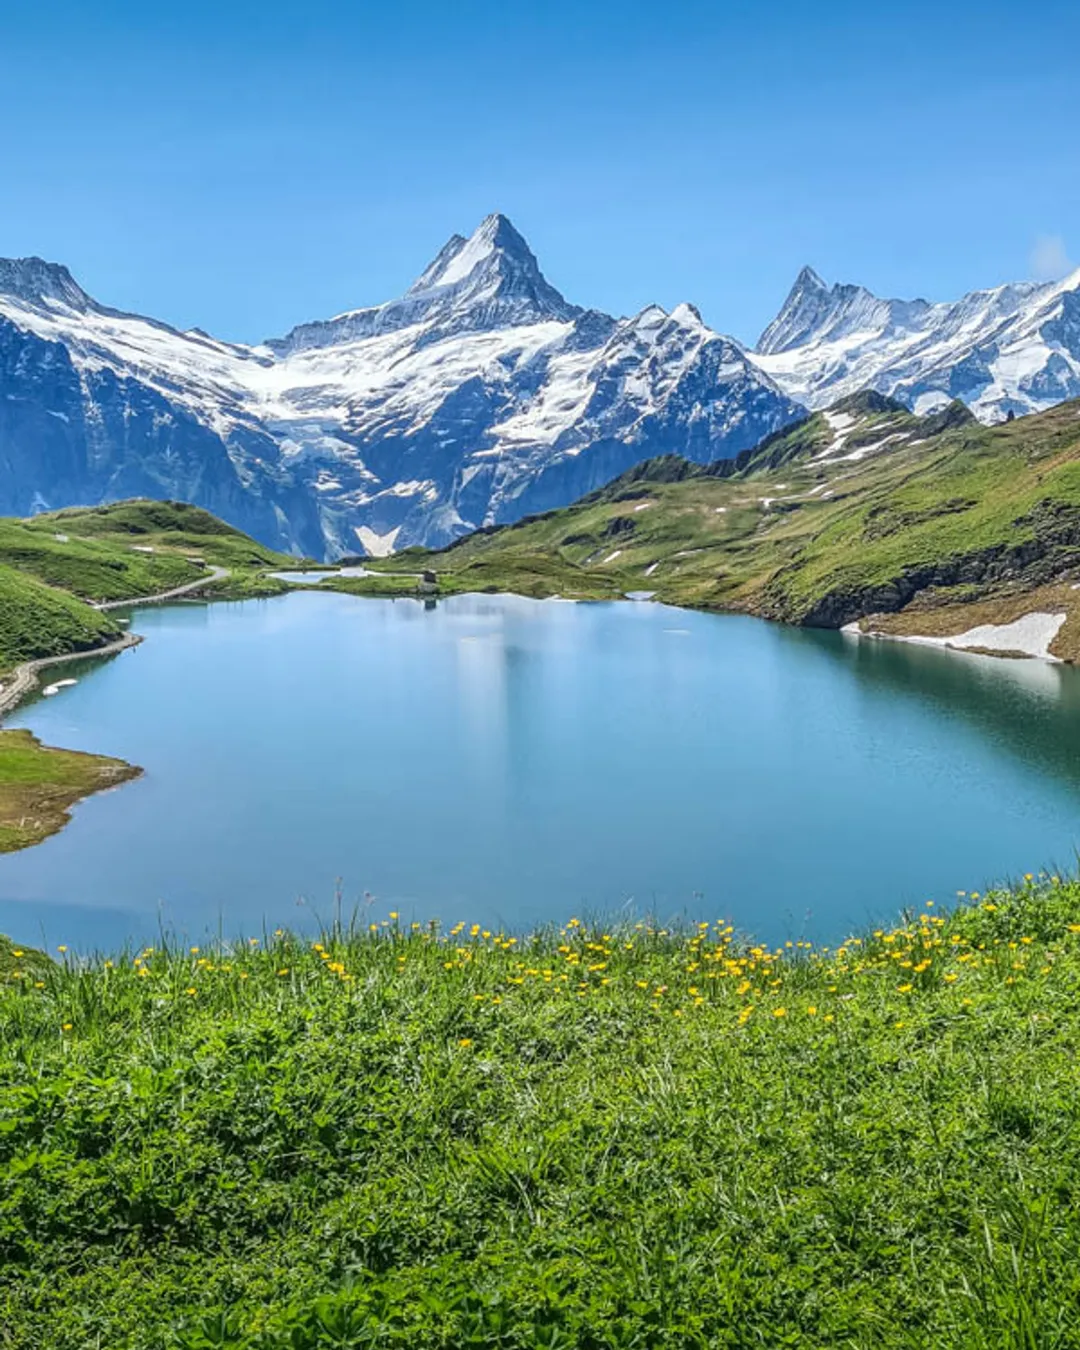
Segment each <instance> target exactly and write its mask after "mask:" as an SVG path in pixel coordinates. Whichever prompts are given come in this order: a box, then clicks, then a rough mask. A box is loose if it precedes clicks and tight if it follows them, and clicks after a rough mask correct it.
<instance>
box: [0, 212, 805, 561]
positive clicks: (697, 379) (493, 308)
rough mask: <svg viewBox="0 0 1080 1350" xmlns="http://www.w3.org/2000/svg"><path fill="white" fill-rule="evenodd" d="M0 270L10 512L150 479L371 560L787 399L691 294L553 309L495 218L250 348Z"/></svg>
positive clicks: (61, 275)
mask: <svg viewBox="0 0 1080 1350" xmlns="http://www.w3.org/2000/svg"><path fill="white" fill-rule="evenodd" d="M50 269H52V270H50ZM9 274H10V275H11V276H12V277H13V278H15V280H16V281H17V282H18V286H17V287H16V285H15V284H14V283H12V284H11V285H9V286H8V288H7V291H6V292H5V291H4V287H3V286H2V285H0V385H2V386H3V387H4V388H5V389H6V390H7V391H8V392H9V394H10V395H11V397H9V399H8V400H7V401H8V403H9V405H11V406H10V407H9V409H8V415H7V417H6V420H5V415H4V413H3V411H2V410H0V466H2V467H6V468H7V469H8V470H9V472H8V474H7V475H6V478H7V484H6V489H0V511H9V512H11V513H13V514H26V513H27V512H28V511H32V510H40V509H45V508H48V507H57V506H63V505H68V504H77V503H80V504H81V503H86V502H89V501H98V500H109V499H115V498H116V497H118V496H132V495H154V494H155V493H157V494H159V495H166V496H173V497H180V498H183V499H186V500H192V501H195V502H197V503H198V504H200V505H204V506H206V507H208V509H211V510H213V511H215V513H216V514H219V515H221V516H223V517H224V518H225V519H228V520H230V521H232V522H233V523H235V524H237V525H238V526H239V527H240V528H243V529H246V530H248V531H249V532H251V533H253V534H255V535H256V536H257V537H258V538H260V539H262V540H264V541H265V542H266V543H268V544H271V545H273V546H274V547H278V548H288V549H291V550H292V551H295V552H303V553H308V554H313V555H316V556H329V557H334V556H340V555H342V554H347V553H354V552H356V551H357V550H358V548H359V549H361V550H363V551H366V552H369V553H375V554H378V553H383V552H388V551H390V550H392V549H393V548H395V547H400V546H402V545H404V544H408V543H413V542H424V543H436V544H437V543H444V542H448V541H449V539H451V538H453V537H455V536H457V535H459V534H462V533H465V532H467V531H468V530H469V529H471V528H474V527H475V526H477V525H482V524H484V523H491V522H494V521H498V520H505V519H511V518H515V517H516V516H518V515H521V514H523V513H525V512H526V511H528V510H531V509H536V508H537V506H538V505H540V504H553V503H560V504H561V503H562V502H565V501H568V500H572V499H573V498H574V497H576V496H578V495H580V493H581V492H582V491H586V490H588V489H589V488H592V487H595V486H598V485H599V483H600V482H603V481H606V479H607V478H609V477H611V476H612V475H613V474H615V473H618V472H620V471H621V470H622V469H623V468H625V467H627V466H628V465H629V464H631V463H634V462H636V460H638V459H640V458H643V457H646V456H647V455H648V454H649V453H652V452H655V451H656V450H658V449H659V448H661V446H660V441H661V440H663V441H664V442H665V443H666V442H668V441H670V442H672V443H673V444H675V445H676V446H678V447H679V448H680V449H681V450H684V451H685V452H686V453H687V454H689V455H690V456H691V457H695V458H714V457H716V455H718V454H720V455H722V454H725V453H729V452H730V453H737V452H738V451H739V450H741V449H745V448H747V447H748V446H749V445H752V444H754V443H755V442H756V441H757V440H759V439H760V437H761V436H762V435H763V434H766V433H767V432H768V431H770V430H773V429H775V428H776V427H777V426H780V425H783V424H784V423H785V422H787V421H790V420H792V419H793V418H794V417H796V416H798V415H799V411H800V410H799V408H798V406H797V405H796V404H795V403H794V402H793V401H792V400H791V399H789V398H788V397H787V396H786V395H784V394H783V393H782V391H781V390H780V389H779V388H778V387H777V386H776V385H775V384H774V383H773V381H772V380H771V378H770V377H769V376H768V375H766V374H764V373H763V372H762V371H761V370H760V369H759V368H758V366H757V365H755V364H754V363H753V362H752V361H751V360H750V358H749V356H748V355H747V354H746V352H745V350H744V348H743V347H742V346H741V344H739V343H737V342H736V341H735V340H734V339H731V338H725V337H723V336H722V335H720V334H717V333H715V332H713V331H712V330H711V329H709V328H707V327H706V326H705V325H704V324H703V323H702V321H701V318H700V315H699V314H698V313H697V311H696V310H694V309H693V307H692V306H689V305H683V306H678V307H676V309H675V310H673V311H672V313H671V314H670V315H668V314H667V313H666V312H665V311H663V310H660V309H659V307H647V308H646V309H645V310H643V311H641V312H640V313H639V314H638V315H635V316H632V317H630V318H626V319H616V318H613V317H612V316H610V315H605V314H602V313H600V312H599V311H596V310H589V309H584V308H582V307H580V306H577V305H572V304H570V303H569V302H568V301H567V300H566V299H565V298H564V297H563V296H562V295H561V294H560V293H559V292H558V291H557V290H556V289H555V288H554V287H553V286H551V284H550V283H549V282H548V281H547V280H546V278H545V277H544V275H543V273H542V271H541V270H540V266H539V263H538V262H537V260H536V258H535V256H534V255H533V253H532V251H531V250H530V249H529V246H528V244H527V243H526V242H525V240H524V238H523V237H522V236H521V235H520V234H519V233H518V232H517V230H516V229H515V228H514V227H513V225H512V224H511V223H510V221H509V220H508V219H507V218H506V217H505V216H502V215H500V214H498V213H495V214H492V215H490V216H487V217H485V219H484V220H483V221H482V222H481V223H480V225H479V226H478V227H477V229H476V230H475V231H474V232H473V234H472V235H470V236H469V237H468V238H467V239H466V238H465V237H464V236H461V235H454V236H452V237H451V238H450V240H448V242H447V243H446V244H445V245H444V246H443V247H442V249H440V250H439V252H438V253H437V254H436V256H435V258H434V259H433V260H432V261H431V262H430V263H429V264H428V266H427V267H426V268H425V269H424V271H423V272H421V273H420V275H419V276H418V278H417V280H416V281H415V282H414V283H413V285H412V286H410V287H409V288H408V290H407V291H406V292H405V294H404V295H403V296H401V297H399V298H398V299H396V300H391V301H388V302H386V303H384V304H382V305H378V306H372V307H367V308H363V309H355V310H347V311H344V312H343V313H341V314H339V315H337V316H334V317H332V318H330V319H325V320H316V321H314V322H311V323H307V324H301V325H298V326H296V327H295V328H293V329H292V330H291V331H290V332H289V333H288V334H286V335H285V336H284V337H283V338H280V339H271V340H269V341H267V342H266V343H263V344H260V345H259V346H254V347H251V346H245V345H244V344H237V343H227V342H222V341H219V340H218V339H215V338H212V337H210V336H208V335H206V334H204V333H202V332H199V331H198V330H189V331H188V332H185V333H181V332H179V331H178V330H176V329H173V328H170V327H169V326H168V325H164V324H160V323H158V322H157V321H156V320H153V319H147V318H144V317H142V316H139V315H132V314H127V313H124V312H122V311H117V310H110V309H108V308H107V307H106V306H103V305H99V304H98V303H97V302H96V301H95V300H93V299H92V298H91V297H89V296H88V295H87V294H86V292H84V291H82V289H81V288H79V287H78V286H77V283H75V282H74V280H73V279H71V278H70V274H69V273H67V272H66V269H62V268H59V265H49V264H40V266H38V267H36V269H35V268H33V267H32V268H30V269H29V271H27V269H25V268H24V269H22V270H21V271H19V272H18V274H16V270H15V269H14V267H12V268H10V269H9ZM2 276H3V274H2V273H0V277H2ZM65 278H67V280H65ZM68 281H70V286H69V285H68ZM72 288H74V289H72ZM5 353H6V355H7V359H6V361H5V359H4V358H5ZM140 419H141V420H140ZM133 423H134V430H133V429H132V428H133ZM31 445H33V450H32V451H31V449H30V446H31Z"/></svg>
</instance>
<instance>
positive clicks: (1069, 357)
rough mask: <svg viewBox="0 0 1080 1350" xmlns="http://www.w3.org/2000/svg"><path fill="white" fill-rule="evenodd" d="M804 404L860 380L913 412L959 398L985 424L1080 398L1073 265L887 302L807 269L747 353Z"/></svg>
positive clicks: (1078, 309) (1078, 276) (1078, 291)
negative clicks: (1049, 275)
mask: <svg viewBox="0 0 1080 1350" xmlns="http://www.w3.org/2000/svg"><path fill="white" fill-rule="evenodd" d="M751 355H752V357H753V359H754V360H756V361H757V362H758V364H759V365H760V366H761V368H762V369H763V370H765V371H767V372H768V373H769V374H770V375H772V377H773V378H774V379H775V380H776V382H777V383H778V384H779V385H780V387H781V388H783V389H784V390H786V392H787V393H788V394H789V395H790V396H791V397H792V398H795V399H797V400H798V401H799V402H801V403H804V404H805V405H806V406H808V407H810V408H811V409H820V408H823V407H826V406H828V404H830V403H831V402H833V401H834V400H835V399H836V398H838V397H840V396H842V395H844V394H849V393H854V392H856V391H857V390H858V389H860V388H872V389H875V390H877V391H878V392H880V393H883V394H887V395H889V396H891V397H896V398H899V399H901V400H902V401H903V402H904V403H905V404H907V406H909V407H911V408H913V409H914V410H916V411H918V412H927V411H930V410H931V409H932V408H934V407H941V406H944V405H945V404H947V403H948V402H949V401H950V400H952V399H953V398H961V399H963V401H964V402H965V403H967V404H968V405H969V406H970V407H971V408H972V410H973V411H974V412H975V414H976V416H977V417H979V419H980V420H981V421H984V422H988V423H990V422H995V421H1001V420H1003V419H1004V418H1005V417H1007V416H1008V415H1009V414H1010V413H1012V414H1013V415H1014V416H1015V415H1021V414H1024V413H1031V412H1039V411H1042V410H1044V409H1045V408H1048V407H1052V406H1053V405H1054V404H1055V403H1059V402H1062V401H1064V400H1066V399H1069V398H1076V397H1080V269H1077V270H1076V271H1075V272H1073V273H1071V274H1070V275H1068V276H1066V277H1064V278H1062V279H1061V280H1059V281H1049V282H1037V281H1022V282H1008V283H1005V284H1004V285H1001V286H996V287H992V288H990V289H988V290H977V291H969V292H968V293H967V294H965V295H963V296H961V297H960V299H959V300H955V301H939V302H933V303H932V302H930V301H927V300H923V299H915V300H896V299H882V298H880V297H879V296H876V295H874V294H873V293H872V292H871V291H869V290H867V289H866V287H864V286H855V285H850V284H842V283H835V284H834V285H832V286H829V285H827V284H826V283H825V282H824V281H823V280H822V278H821V277H820V276H819V275H818V273H817V272H815V271H814V269H813V268H812V267H809V266H806V267H803V268H802V270H801V271H800V272H799V274H798V276H797V277H796V279H795V283H794V285H793V286H792V288H791V290H790V291H789V293H788V295H787V298H786V299H785V301H784V303H783V305H782V306H781V308H780V310H779V312H778V313H777V315H776V317H775V318H774V319H773V320H772V322H771V323H770V324H769V325H768V326H767V327H766V328H765V330H764V331H763V332H762V334H761V337H760V338H759V339H758V342H757V345H756V346H755V348H754V350H753V352H752V353H751Z"/></svg>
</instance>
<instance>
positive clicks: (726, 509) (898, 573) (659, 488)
mask: <svg viewBox="0 0 1080 1350" xmlns="http://www.w3.org/2000/svg"><path fill="white" fill-rule="evenodd" d="M374 565H375V566H377V567H379V568H380V570H387V571H402V570H408V569H414V570H415V569H416V568H418V567H430V568H432V569H434V570H435V571H436V572H437V574H438V576H439V581H440V586H441V588H442V589H443V590H444V591H450V592H452V591H455V590H467V589H476V590H483V589H513V590H522V591H524V592H525V593H527V594H537V595H550V594H556V593H558V594H563V595H571V596H593V597H603V596H614V595H620V594H623V593H625V592H626V591H630V590H649V591H654V592H655V593H656V595H657V597H658V598H659V599H661V600H666V601H670V602H671V603H674V604H686V605H695V606H702V607H706V608H718V609H737V610H745V611H748V612H751V613H756V614H762V615H765V616H767V617H771V618H779V619H784V620H787V621H789V622H796V623H814V624H823V625H828V626H838V625H840V624H843V623H846V622H849V621H851V620H853V619H857V618H859V617H860V616H862V615H868V614H874V613H878V612H896V611H899V610H903V609H905V607H907V606H909V605H910V604H911V603H912V601H913V600H916V598H919V599H920V602H921V603H922V604H924V605H925V604H926V602H927V600H928V599H929V600H930V601H931V602H932V603H933V604H935V605H949V606H957V607H958V608H957V610H956V615H955V618H956V621H957V622H959V623H960V628H963V627H967V626H968V624H967V622H966V621H965V620H964V607H965V606H967V605H970V604H973V603H979V602H987V601H998V600H1002V599H1004V600H1006V601H1008V599H1009V597H1010V596H1013V595H1016V594H1022V593H1025V592H1027V591H1030V590H1031V589H1033V588H1035V587H1038V586H1042V585H1045V584H1046V583H1048V582H1054V581H1057V580H1059V579H1060V578H1062V577H1071V576H1072V575H1074V573H1075V572H1076V571H1077V570H1078V569H1080V403H1075V402H1074V403H1067V404H1062V405H1060V406H1059V407H1057V408H1054V409H1051V410H1050V411H1048V412H1045V413H1040V414H1038V415H1035V416H1032V417H1026V418H1020V419H1017V420H1016V421H1014V422H1011V423H1007V424H1004V425H1002V426H998V427H993V428H989V427H983V426H980V425H978V424H977V423H975V422H974V421H973V420H972V419H971V417H970V414H968V413H966V411H965V410H964V409H963V408H962V407H961V406H960V405H954V406H953V407H952V408H951V409H948V410H947V411H946V412H945V413H943V414H938V415H936V416H934V417H929V418H922V419H920V418H917V417H914V416H913V415H912V414H911V413H909V412H907V411H906V410H905V409H903V408H902V407H901V406H900V405H899V404H895V403H892V402H891V401H890V400H888V399H885V398H882V397H881V396H880V395H857V396H855V397H854V398H852V399H848V400H845V401H843V402H842V403H839V404H837V405H836V407H835V408H834V409H831V410H830V411H829V412H828V413H824V414H816V415H814V416H813V417H810V418H809V419H808V420H807V421H805V422H803V423H801V424H799V425H798V426H796V427H794V428H792V429H790V430H788V431H786V432H783V433H780V434H779V435H776V436H773V437H770V438H769V440H768V441H766V442H765V443H763V445H761V446H759V447H758V448H757V449H756V450H755V451H752V452H749V453H748V454H745V455H742V456H740V457H739V460H737V461H735V462H733V463H727V462H725V463H720V464H716V465H713V466H711V467H709V468H704V469H703V468H700V467H698V466H695V465H691V464H688V463H686V462H685V461H683V460H679V459H677V458H675V457H670V456H669V457H665V458H663V459H660V460H653V461H650V462H648V463H646V464H644V465H641V466H638V468H637V469H634V470H631V471H630V472H629V473H627V474H625V475H623V477H622V478H620V479H618V480H616V482H614V483H613V484H611V485H609V486H608V487H607V488H605V489H603V490H602V491H600V492H597V493H594V494H592V495H591V496H589V497H587V498H585V499H583V500H582V501H581V502H579V503H578V504H576V505H574V506H571V507H569V508H567V509H565V510H562V511H555V512H551V513H549V514H547V515H544V516H541V517H538V518H534V519H532V520H528V521H525V522H522V523H521V524H519V525H515V526H508V527H503V528H500V529H496V530H488V531H480V532H478V533H476V534H473V535H470V536H468V537H467V538H466V539H464V540H462V541H460V542H458V543H457V544H455V545H453V546H451V547H450V548H448V549H445V550H443V551H442V552H440V553H437V554H425V553H423V552H421V551H419V550H410V551H409V552H408V553H405V554H401V555H399V556H398V557H397V558H395V559H393V560H391V561H389V562H388V563H379V564H374ZM335 584H337V585H340V586H343V587H345V586H346V585H347V588H348V589H354V590H358V591H359V590H363V589H365V588H366V587H370V588H374V587H375V586H377V585H378V584H379V583H378V582H375V583H365V582H364V580H363V579H359V580H356V581H353V582H351V583H348V584H346V583H344V582H340V583H335ZM1075 603H1076V602H1075V600H1070V601H1069V608H1070V609H1071V608H1072V606H1073V605H1074V604H1075ZM952 631H960V629H958V628H953V629H952ZM1061 641H1062V642H1063V643H1064V645H1065V646H1066V648H1067V649H1070V650H1071V649H1072V648H1075V647H1080V618H1073V619H1071V620H1070V623H1069V625H1067V630H1066V631H1065V632H1064V633H1063V634H1062V638H1061Z"/></svg>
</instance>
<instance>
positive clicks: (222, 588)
mask: <svg viewBox="0 0 1080 1350" xmlns="http://www.w3.org/2000/svg"><path fill="white" fill-rule="evenodd" d="M289 561H290V560H289V559H288V558H286V557H285V556H284V555H282V554H278V553H275V552H273V550H272V549H267V548H264V547H263V546H262V545H261V544H256V543H255V541H254V540H252V539H249V538H248V536H247V535H245V534H241V533H240V532H239V531H238V530H234V529H233V528H232V527H231V526H228V525H225V524H224V523H223V522H222V521H220V520H218V519H216V517H214V516H212V515H210V514H209V512H207V511H203V510H200V509H199V508H198V507H193V506H186V505H184V504H183V503H178V502H152V501H131V502H119V503H117V504H115V505H111V506H100V507H94V508H90V509H85V510H68V511H57V512H53V513H52V514H49V515H42V516H35V517H33V518H32V519H30V520H12V519H2V518H0V672H3V671H5V670H10V669H11V667H12V666H15V665H17V664H18V663H19V662H20V661H25V660H29V659H32V658H35V657H41V656H53V655H63V654H65V653H67V652H72V651H80V650H83V649H85V648H89V647H94V646H99V645H101V643H102V642H105V641H108V640H110V639H112V638H115V637H117V636H118V635H119V633H120V632H121V631H122V630H121V629H120V628H119V627H118V625H117V623H116V620H115V619H114V618H112V617H111V616H109V615H108V614H98V613H96V612H95V610H94V609H93V608H92V605H91V604H88V603H84V602H88V601H89V602H95V603H97V602H101V601H116V600H126V599H131V598H135V597H139V596H147V595H157V594H159V593H161V592H163V591H168V590H172V589H173V588H175V587H177V586H183V585H186V584H187V583H189V582H193V581H198V580H199V578H200V577H203V576H206V575H207V571H208V567H209V566H218V567H227V568H229V569H230V573H231V575H230V577H229V578H228V579H227V580H226V581H224V582H222V583H218V584H217V586H216V587H215V593H217V594H226V593H232V594H251V593H261V594H267V593H271V594H272V593H277V592H279V591H281V590H282V589H284V588H283V587H282V586H281V585H280V584H279V583H277V582H275V581H273V580H272V579H268V578H266V577H264V576H263V570H264V569H265V568H268V567H277V566H281V565H284V564H287V563H288V562H289Z"/></svg>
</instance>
